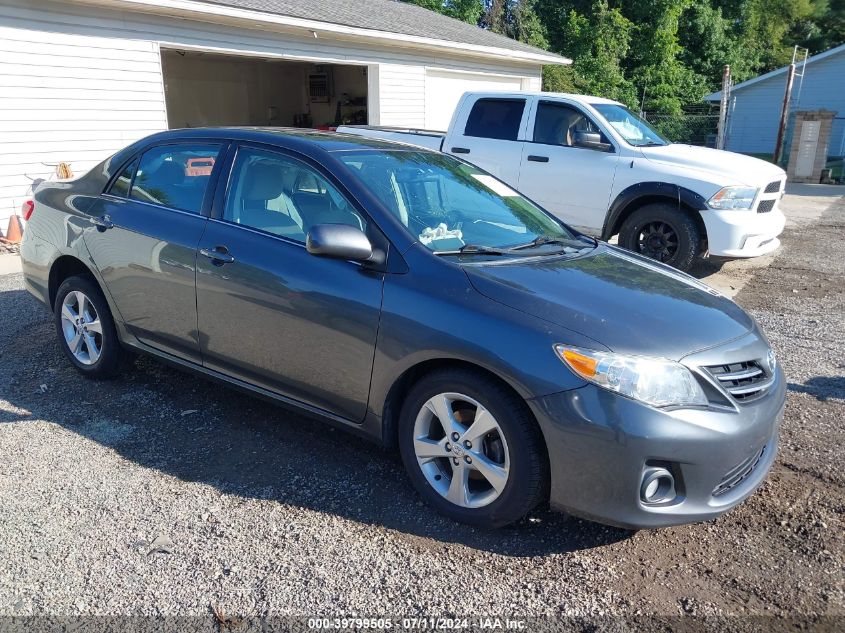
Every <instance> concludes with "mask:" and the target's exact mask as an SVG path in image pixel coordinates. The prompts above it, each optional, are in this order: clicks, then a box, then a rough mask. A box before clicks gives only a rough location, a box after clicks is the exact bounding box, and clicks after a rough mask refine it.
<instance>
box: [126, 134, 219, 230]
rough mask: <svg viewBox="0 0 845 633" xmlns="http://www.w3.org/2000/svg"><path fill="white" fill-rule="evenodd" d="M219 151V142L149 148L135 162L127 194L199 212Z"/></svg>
mask: <svg viewBox="0 0 845 633" xmlns="http://www.w3.org/2000/svg"><path fill="white" fill-rule="evenodd" d="M219 154H220V145H212V144H205V143H202V144H200V143H196V144H195V143H184V144H178V145H161V146H159V147H153V148H151V149H148V150H147V151H146V152H144V154H143V155H142V156H141V159H140V161H139V162H138V170H137V172H136V173H135V179H134V180H133V181H132V189H131V191H130V193H129V197H130V198H132V199H134V200H140V201H141V202H150V203H152V204H160V205H162V206H165V207H171V208H173V209H179V210H180V211H188V212H190V213H197V214H198V213H200V212H201V211H202V201H203V198H204V197H205V192H206V189H208V183H209V180H211V171H212V169H213V168H214V162H215V161H216V160H217V157H218V155H219ZM118 180H119V179H118Z"/></svg>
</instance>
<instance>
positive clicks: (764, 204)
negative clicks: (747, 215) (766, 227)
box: [757, 200, 775, 213]
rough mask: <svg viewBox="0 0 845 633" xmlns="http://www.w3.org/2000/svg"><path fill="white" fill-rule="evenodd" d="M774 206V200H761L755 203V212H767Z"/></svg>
mask: <svg viewBox="0 0 845 633" xmlns="http://www.w3.org/2000/svg"><path fill="white" fill-rule="evenodd" d="M774 208H775V201H774V200H761V201H760V204H758V205H757V213H768V212H769V211H771V210H772V209H774Z"/></svg>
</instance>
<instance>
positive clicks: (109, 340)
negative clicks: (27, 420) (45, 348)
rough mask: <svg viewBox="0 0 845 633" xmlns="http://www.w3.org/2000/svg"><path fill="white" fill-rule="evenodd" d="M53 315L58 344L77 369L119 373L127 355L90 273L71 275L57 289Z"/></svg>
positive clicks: (84, 372)
mask: <svg viewBox="0 0 845 633" xmlns="http://www.w3.org/2000/svg"><path fill="white" fill-rule="evenodd" d="M53 319H54V322H55V325H56V333H57V334H58V336H59V345H61V347H62V351H63V352H64V353H65V356H67V358H68V360H70V362H71V363H72V364H73V366H74V367H76V369H77V371H79V373H81V374H82V375H83V376H87V377H89V378H112V377H114V376H116V375H117V374H118V373H119V371H120V368H121V366H122V365H123V362H124V361H125V360H126V358H127V354H126V352H125V351H124V350H123V348H122V347H121V345H120V341H119V340H118V338H117V331H116V330H115V327H114V320H113V319H112V315H111V311H110V310H109V305H108V303H107V302H106V298H105V297H104V296H103V293H102V292H101V291H100V288H99V287H98V286H97V284H96V282H95V281H94V280H93V279H92V278H90V277H88V276H82V275H80V276H75V277H68V278H67V279H66V280H65V281H64V282H63V283H62V285H61V286H59V290H58V291H57V293H56V303H55V305H54V307H53Z"/></svg>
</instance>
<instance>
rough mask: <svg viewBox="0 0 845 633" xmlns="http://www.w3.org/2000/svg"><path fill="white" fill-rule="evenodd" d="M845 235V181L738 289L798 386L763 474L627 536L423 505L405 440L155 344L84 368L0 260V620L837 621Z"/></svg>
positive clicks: (844, 418) (844, 601)
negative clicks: (202, 372)
mask: <svg viewBox="0 0 845 633" xmlns="http://www.w3.org/2000/svg"><path fill="white" fill-rule="evenodd" d="M843 235H845V202H843V201H842V200H841V199H840V201H839V202H838V203H835V204H834V205H833V206H832V207H831V208H830V209H828V210H827V211H826V212H825V213H824V214H823V215H822V216H821V217H820V218H818V219H816V220H814V221H812V222H810V221H808V222H803V223H800V224H796V225H793V226H792V227H791V228H788V230H787V232H786V233H785V234H784V238H783V247H782V248H781V250H780V251H779V253H778V254H777V256H776V257H774V258H773V261H772V262H771V264H770V265H769V266H768V267H765V268H759V267H755V269H754V273H753V275H751V276H750V278H749V279H748V280H746V281H745V282H744V283H745V285H744V286H743V287H742V289H741V290H740V291H739V293H738V294H737V295H736V297H735V300H736V301H737V302H738V303H740V304H741V305H742V306H744V307H745V308H747V309H749V310H750V311H751V312H752V313H753V314H754V315H755V316H756V317H757V319H759V321H760V322H761V324H762V325H763V327H764V329H765V330H766V332H767V333H768V335H769V337H770V339H771V342H772V344H773V346H774V348H775V350H776V351H777V353H778V356H779V358H780V360H781V362H782V363H783V366H784V368H785V371H786V375H787V377H788V380H789V384H790V390H789V402H788V407H787V412H786V419H785V421H784V425H783V431H782V444H781V448H780V454H779V457H778V461H777V463H776V465H775V467H774V469H773V471H772V473H771V475H770V477H769V479H768V481H767V482H766V484H765V485H764V486H763V487H762V488H761V489H760V491H759V492H758V493H757V494H756V495H754V496H753V497H752V498H751V499H750V500H749V501H748V502H746V503H745V504H744V505H742V506H741V507H739V508H738V509H736V510H734V511H732V512H730V513H728V514H727V515H726V516H723V517H721V518H719V519H717V520H715V521H711V522H708V523H703V524H698V525H691V526H683V527H678V528H670V529H664V530H660V531H643V532H637V533H634V532H627V531H624V530H618V529H613V528H605V527H602V526H599V525H596V524H592V523H589V522H584V521H581V520H577V519H574V518H570V517H567V516H563V515H555V514H550V513H548V512H545V511H541V512H538V513H537V514H535V515H534V516H532V517H531V518H530V519H528V520H526V521H525V522H524V523H523V524H521V525H518V526H515V527H511V528H507V529H503V530H499V531H495V532H487V531H481V530H475V529H471V528H467V527H463V526H459V525H456V524H453V523H451V522H449V521H447V520H444V519H441V518H439V517H438V516H436V515H433V514H431V513H430V512H429V511H428V510H427V508H425V507H423V505H422V503H421V502H420V500H419V498H418V497H417V495H416V494H415V493H414V492H413V490H412V489H411V487H410V485H409V483H408V481H407V480H406V478H405V475H404V473H403V470H402V466H401V463H400V461H399V460H398V458H397V457H396V456H395V455H391V454H388V453H386V452H384V451H382V450H380V449H378V448H376V447H373V446H371V445H368V444H365V443H364V442H362V441H359V440H357V439H355V438H353V437H351V436H348V435H346V434H344V433H342V432H340V431H333V430H332V429H330V428H329V427H327V426H325V425H323V424H321V423H320V422H316V421H313V420H309V419H305V418H302V417H300V416H298V415H293V414H291V413H288V412H286V411H284V410H282V409H279V408H276V407H274V406H272V405H269V404H265V403H263V402H261V401H258V400H255V399H253V398H251V397H248V396H245V395H241V394H239V393H237V392H235V391H231V390H228V389H226V388H222V387H220V386H218V385H216V384H212V383H209V382H206V381H204V380H202V379H200V378H197V377H194V376H191V375H187V374H184V373H180V372H178V371H175V370H172V369H170V368H167V367H164V366H162V365H159V364H157V363H155V362H152V361H150V360H147V359H140V360H138V361H137V363H136V366H135V368H134V370H133V371H131V372H129V373H127V374H126V375H125V376H123V377H122V378H120V379H118V380H115V381H112V382H106V383H96V382H90V381H87V380H85V379H83V378H81V377H80V376H79V375H78V374H77V373H76V372H75V371H73V370H72V369H71V367H70V365H69V364H68V363H67V362H66V361H65V360H64V358H63V356H62V355H61V353H60V351H59V348H58V344H57V343H56V339H55V334H54V331H53V326H52V323H51V321H50V319H49V315H48V313H47V312H46V310H45V309H44V308H43V307H41V306H40V305H39V304H37V303H36V302H35V300H33V299H31V298H30V297H29V295H28V294H26V293H25V292H24V291H23V289H22V287H23V286H22V279H21V276H20V275H17V274H13V275H5V276H0V314H2V315H3V317H4V318H3V325H2V328H0V455H2V459H0V513H1V514H0V615H7V616H8V615H20V616H23V615H51V616H78V615H80V614H100V615H149V616H174V615H180V616H188V615H191V616H200V618H201V619H198V620H197V622H202V623H204V624H205V625H207V626H208V627H212V626H215V625H216V623H217V618H216V616H215V615H214V613H215V612H216V613H217V615H218V616H220V617H222V618H223V619H226V618H228V617H245V618H257V617H262V616H282V615H320V616H332V615H337V614H358V615H368V616H369V615H374V616H391V617H396V616H400V615H407V616H414V615H432V616H460V617H464V616H480V615H484V616H488V615H495V614H498V615H502V616H504V615H514V614H517V615H519V616H546V617H547V618H549V617H550V616H551V617H553V618H560V617H561V616H587V617H589V618H597V617H602V616H608V617H613V618H616V619H609V620H602V622H605V623H607V624H610V623H615V624H616V626H618V627H622V628H619V630H624V629H625V627H626V626H627V625H629V624H633V625H640V626H645V627H646V628H649V624H651V625H652V626H656V624H655V623H654V621H653V620H649V619H648V616H651V615H654V614H659V615H663V616H678V615H684V614H692V615H715V616H747V615H758V616H761V615H775V616H780V617H781V618H791V619H785V620H779V621H777V622H779V623H780V624H789V625H791V624H796V623H801V624H808V625H813V626H815V627H817V628H830V629H831V630H834V629H837V628H838V629H839V630H842V628H843V627H845V543H844V542H843V540H844V539H845V536H844V535H845V430H843V425H845V334H843V332H845V282H843V279H845V241H844V240H843ZM741 264H742V262H739V263H732V264H730V266H731V267H736V266H739V267H740V268H741ZM710 266H711V268H712V265H710ZM707 274H711V275H712V274H714V271H713V270H708V271H707ZM619 618H621V619H619ZM543 621H544V622H546V623H549V622H551V623H553V624H554V623H556V622H558V621H557V620H554V619H546V620H543ZM567 622H568V623H569V624H573V623H574V626H575V628H585V627H586V628H589V627H590V626H592V625H591V624H585V621H583V620H567ZM722 622H724V621H722ZM731 622H732V625H733V626H738V625H739V624H740V623H741V622H746V623H748V622H752V620H740V619H737V620H732V621H731ZM756 622H758V624H759V622H761V621H756ZM762 622H763V623H764V628H765V629H770V628H772V627H773V626H774V624H775V622H776V620H774V619H772V620H763V621H762ZM237 628H238V627H237V626H235V627H234V629H235V630H237ZM0 629H2V620H0Z"/></svg>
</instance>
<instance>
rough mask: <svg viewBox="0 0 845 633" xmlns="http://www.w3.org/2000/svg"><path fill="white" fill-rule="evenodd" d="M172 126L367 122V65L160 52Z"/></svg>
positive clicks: (315, 125)
mask: <svg viewBox="0 0 845 633" xmlns="http://www.w3.org/2000/svg"><path fill="white" fill-rule="evenodd" d="M161 63H162V71H163V74H164V85H165V96H166V102H167V121H168V126H169V127H170V128H171V129H173V128H184V127H201V126H216V125H258V126H274V127H275V126H279V127H308V128H311V127H313V128H321V129H329V128H332V127H335V126H337V125H341V124H343V125H363V124H366V123H367V122H368V120H367V67H366V66H353V65H342V64H314V63H310V62H304V61H302V62H300V61H287V60H279V59H263V58H260V57H247V56H238V55H223V54H219V53H212V52H201V51H193V50H190V51H182V50H175V49H162V51H161Z"/></svg>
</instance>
